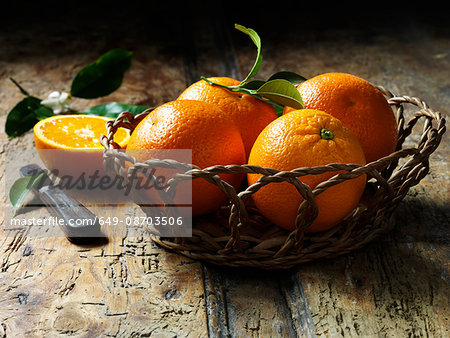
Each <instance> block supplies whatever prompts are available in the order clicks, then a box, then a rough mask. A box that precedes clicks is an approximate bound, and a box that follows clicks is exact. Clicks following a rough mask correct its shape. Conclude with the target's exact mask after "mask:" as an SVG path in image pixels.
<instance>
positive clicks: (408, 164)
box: [101, 87, 445, 269]
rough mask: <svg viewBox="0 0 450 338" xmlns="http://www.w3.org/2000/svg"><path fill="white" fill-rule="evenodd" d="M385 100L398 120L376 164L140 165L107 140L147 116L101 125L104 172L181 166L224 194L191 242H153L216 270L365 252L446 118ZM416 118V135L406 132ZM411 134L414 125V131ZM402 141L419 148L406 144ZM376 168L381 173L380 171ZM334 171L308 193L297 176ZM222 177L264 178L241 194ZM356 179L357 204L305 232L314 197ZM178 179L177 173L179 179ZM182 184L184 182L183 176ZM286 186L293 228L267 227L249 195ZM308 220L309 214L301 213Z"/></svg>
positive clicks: (415, 178) (423, 166)
mask: <svg viewBox="0 0 450 338" xmlns="http://www.w3.org/2000/svg"><path fill="white" fill-rule="evenodd" d="M378 88H379V89H380V90H381V91H382V92H383V94H384V95H385V96H386V98H387V99H388V102H389V104H390V105H391V106H392V108H393V109H394V112H395V113H396V116H397V121H398V128H399V136H398V144H397V150H396V151H395V152H394V153H392V154H390V155H388V156H386V157H384V158H381V159H379V160H377V161H375V162H372V163H368V164H367V165H364V166H359V165H347V164H342V163H335V164H329V165H326V166H320V167H313V168H298V169H295V170H292V171H279V170H275V169H268V168H261V167H257V166H252V165H227V166H222V165H217V166H213V167H209V168H206V169H200V168H198V167H195V166H192V165H190V166H187V165H185V164H183V163H177V162H176V161H172V160H149V161H146V162H144V163H139V162H137V161H136V159H134V158H132V157H131V156H129V155H127V154H126V153H125V152H123V151H120V148H119V146H118V145H117V144H116V143H114V142H113V141H112V140H113V136H114V133H115V131H116V130H117V128H119V127H123V128H128V129H130V130H131V131H132V130H133V129H134V128H135V127H136V125H137V124H138V123H139V122H140V121H141V120H142V119H143V118H144V117H145V116H146V115H147V114H148V113H149V111H146V112H144V113H142V114H140V115H138V116H133V115H132V114H130V113H127V112H124V113H122V114H121V115H120V116H119V117H118V118H117V119H116V120H115V121H111V122H108V123H107V135H106V136H103V137H102V140H101V142H102V144H103V146H104V148H105V151H104V164H105V167H108V168H112V170H113V172H114V173H115V174H118V175H121V176H126V175H127V170H125V166H124V163H125V162H130V164H131V165H132V166H134V167H135V168H138V167H139V168H141V169H142V168H156V167H166V168H167V167H174V166H175V167H177V168H178V169H180V168H184V170H186V172H185V175H188V176H189V177H191V178H192V179H205V180H207V181H209V182H211V183H212V184H215V185H217V186H218V187H219V188H220V189H221V190H222V191H223V192H224V193H225V194H226V195H227V196H228V197H229V204H228V205H227V206H225V207H223V208H222V209H221V210H219V211H217V213H215V214H211V215H208V216H202V217H198V218H194V220H193V228H192V237H189V238H181V237H179V238H161V237H158V236H155V235H151V236H152V240H153V241H154V242H156V243H157V244H159V245H160V246H161V247H164V248H166V249H169V250H172V251H175V252H178V253H181V254H183V255H185V256H188V257H190V258H193V259H198V260H202V261H206V262H209V263H213V264H216V265H225V266H233V267H255V268H262V269H287V268H291V267H293V266H295V265H297V264H301V263H305V262H308V261H312V260H317V259H321V258H332V257H335V256H338V255H342V254H345V253H348V252H351V251H353V250H356V249H358V248H361V247H363V246H364V245H366V244H367V243H369V242H370V241H372V240H374V239H375V238H376V237H378V236H379V235H380V234H383V233H385V232H386V231H388V230H389V229H390V228H391V227H392V226H393V217H392V214H393V211H394V210H395V208H396V207H397V205H398V204H399V203H400V201H402V199H403V198H404V197H405V195H406V194H407V193H408V190H409V188H410V187H412V186H414V185H416V184H418V183H419V182H420V181H421V179H422V178H424V177H425V175H427V173H428V171H429V157H430V155H431V154H432V153H433V152H434V151H435V149H436V148H437V147H438V145H439V143H440V141H441V138H442V135H443V134H444V133H445V119H444V118H443V116H442V115H441V114H440V113H437V112H434V111H433V110H431V109H430V108H429V107H428V106H427V104H426V103H425V102H424V101H422V100H420V99H418V98H414V97H408V96H394V95H393V94H392V93H390V92H389V91H387V90H386V89H384V88H383V87H378ZM406 105H410V106H411V107H412V108H413V109H414V110H416V111H415V114H414V116H413V117H412V118H411V119H410V120H409V121H405V116H404V115H405V114H404V111H405V108H411V107H405V106H406ZM419 121H421V122H422V124H423V129H422V133H421V134H420V135H414V134H412V132H413V128H414V127H415V126H416V125H417V124H418V122H419ZM414 129H417V128H414ZM410 135H411V140H408V143H413V144H414V143H417V144H416V145H415V146H412V147H404V144H405V140H406V138H407V137H408V136H410ZM379 168H384V169H383V170H382V171H380V170H379ZM324 172H339V173H337V174H336V175H334V176H333V177H332V178H330V179H329V180H327V181H325V182H323V183H321V184H319V185H318V186H317V187H316V188H315V189H314V190H311V189H310V188H309V187H308V186H307V185H305V184H303V183H301V182H300V180H298V179H297V178H299V177H301V176H303V175H309V174H321V173H324ZM221 173H236V174H239V173H258V174H262V175H264V176H263V177H261V179H260V180H259V181H258V182H256V183H255V184H253V185H251V186H248V187H244V188H243V189H242V190H241V191H235V189H234V188H233V187H232V186H230V185H229V184H227V183H226V182H223V181H222V180H221V179H220V178H219V176H218V174H221ZM362 174H365V175H367V185H366V189H365V192H364V195H363V197H362V199H361V201H360V203H359V204H358V205H357V207H356V208H355V209H354V210H353V211H352V212H351V214H349V215H348V216H347V217H346V218H345V219H344V220H343V221H342V222H341V223H339V224H338V225H337V226H336V227H334V228H332V229H330V230H328V231H326V232H322V233H316V234H309V233H306V234H305V232H304V229H305V228H306V227H308V226H309V225H310V224H311V223H312V221H313V220H314V217H315V215H316V214H317V206H316V203H315V200H314V198H315V196H316V195H318V194H319V193H321V192H323V191H324V190H326V189H327V188H328V187H330V186H332V185H335V184H337V183H339V182H342V181H344V180H348V179H352V178H355V177H357V176H360V175H362ZM179 176H183V174H181V175H179ZM184 179H185V177H184ZM281 181H286V182H289V183H291V184H293V185H295V187H296V188H297V190H298V191H299V192H300V193H301V194H302V195H303V197H304V201H303V202H302V204H301V205H300V207H299V210H298V217H297V219H296V228H295V230H294V231H291V232H290V231H286V230H283V229H280V228H279V227H277V226H275V225H273V224H271V223H270V222H269V221H268V220H267V219H265V218H264V217H263V216H262V215H261V214H260V213H259V212H258V210H257V209H256V208H255V207H254V206H253V205H252V199H251V198H250V196H251V195H252V194H253V193H254V192H255V191H257V190H258V189H259V188H261V187H262V186H263V185H265V184H269V183H271V182H281ZM306 215H308V216H306Z"/></svg>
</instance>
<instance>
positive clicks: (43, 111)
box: [34, 105, 54, 121]
mask: <svg viewBox="0 0 450 338" xmlns="http://www.w3.org/2000/svg"><path fill="white" fill-rule="evenodd" d="M34 115H35V116H36V119H37V120H38V121H40V120H43V119H46V118H47V117H50V116H53V115H54V114H53V110H52V109H50V108H48V107H45V106H43V105H40V106H39V108H37V109H36V110H35V111H34Z"/></svg>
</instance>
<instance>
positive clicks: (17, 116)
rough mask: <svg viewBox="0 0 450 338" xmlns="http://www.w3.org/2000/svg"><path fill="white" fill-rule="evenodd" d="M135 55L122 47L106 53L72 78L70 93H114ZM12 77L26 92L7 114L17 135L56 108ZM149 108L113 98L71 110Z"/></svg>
mask: <svg viewBox="0 0 450 338" xmlns="http://www.w3.org/2000/svg"><path fill="white" fill-rule="evenodd" d="M132 55H133V53H132V52H130V51H128V50H125V49H122V48H117V49H113V50H110V51H108V52H107V53H105V54H103V55H102V56H100V57H99V58H98V59H97V60H96V61H94V62H93V63H91V64H89V65H87V66H85V67H84V68H82V69H81V70H80V71H78V73H77V74H76V75H75V77H74V79H73V80H72V84H71V88H70V96H71V97H77V98H83V99H95V98H98V97H103V96H106V95H109V94H111V93H112V92H114V91H115V90H117V89H118V88H119V87H120V86H121V84H122V81H123V76H124V74H125V72H126V71H127V70H128V69H129V68H130V66H131V58H132ZM10 80H11V81H12V82H13V83H14V84H15V85H16V86H17V87H18V88H19V90H20V92H21V93H22V94H23V95H25V98H23V99H22V100H21V101H20V102H19V103H17V104H16V105H15V106H14V108H13V109H12V110H11V111H10V112H9V113H8V116H7V118H6V123H5V132H6V134H7V135H8V137H10V138H13V137H17V136H20V135H22V134H24V133H25V132H27V131H28V130H30V129H32V128H33V126H34V125H35V124H36V123H37V122H38V121H39V120H42V119H44V118H47V117H50V116H52V115H54V113H53V110H52V109H50V108H48V107H46V106H44V105H42V103H41V102H42V99H39V98H37V97H34V96H31V95H30V94H29V93H28V92H27V91H26V90H25V89H23V88H22V87H21V86H20V85H19V84H18V83H17V82H16V81H15V80H14V79H12V78H10ZM147 108H148V107H144V106H134V105H127V104H122V103H118V102H111V103H106V104H102V105H98V106H94V107H91V108H89V109H87V110H86V111H83V112H78V111H74V110H70V112H71V113H84V114H95V115H102V116H107V117H112V118H115V117H117V116H118V115H119V114H120V113H121V112H123V111H128V112H131V113H133V114H138V113H140V112H142V111H144V110H145V109H147Z"/></svg>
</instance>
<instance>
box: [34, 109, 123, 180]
mask: <svg viewBox="0 0 450 338" xmlns="http://www.w3.org/2000/svg"><path fill="white" fill-rule="evenodd" d="M111 120H112V119H111V118H108V117H104V116H96V115H82V114H76V115H55V116H52V117H49V118H46V119H44V120H41V121H39V122H38V123H37V124H36V125H35V126H34V128H33V132H34V141H35V145H36V149H37V152H38V154H39V157H40V158H41V160H42V162H43V163H44V165H45V166H46V167H47V169H49V170H50V171H53V172H54V173H55V174H56V175H57V176H63V175H69V176H77V177H78V176H80V175H83V174H84V175H85V176H86V177H88V176H89V175H94V174H96V173H97V175H104V170H103V146H102V145H101V143H100V136H101V135H106V126H105V124H106V122H107V121H111ZM129 138H130V132H129V130H128V129H124V128H119V129H118V130H117V132H116V133H115V135H114V141H115V142H117V143H118V144H119V145H120V147H121V148H125V147H126V145H127V143H128V140H129ZM55 170H57V171H55Z"/></svg>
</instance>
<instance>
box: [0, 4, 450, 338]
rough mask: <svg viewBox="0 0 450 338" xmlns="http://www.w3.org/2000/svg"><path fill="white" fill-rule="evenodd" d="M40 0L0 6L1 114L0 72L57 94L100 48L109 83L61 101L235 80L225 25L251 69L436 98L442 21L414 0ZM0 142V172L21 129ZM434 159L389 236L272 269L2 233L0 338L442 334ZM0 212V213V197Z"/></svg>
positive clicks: (239, 63)
mask: <svg viewBox="0 0 450 338" xmlns="http://www.w3.org/2000/svg"><path fill="white" fill-rule="evenodd" d="M45 5H46V4H45V3H44V4H41V5H38V4H32V5H31V4H30V5H27V6H22V5H21V6H19V5H16V6H14V5H12V7H11V8H9V10H10V11H9V12H8V11H7V12H6V13H7V15H5V16H4V20H3V22H2V23H1V24H0V25H1V33H0V74H1V81H0V107H1V115H0V122H1V124H2V125H4V122H5V118H6V114H7V112H8V111H9V110H10V109H11V108H12V107H13V106H14V105H15V104H16V103H17V102H18V101H19V100H20V99H21V98H22V94H21V93H20V92H19V91H18V90H17V89H16V88H15V87H14V86H13V85H12V83H11V82H10V81H9V80H8V77H9V76H12V77H14V78H15V79H16V80H17V81H18V82H20V83H21V84H22V86H23V87H25V88H26V89H28V90H29V91H30V92H31V94H33V95H35V96H37V97H41V98H43V97H46V96H47V95H48V93H49V92H50V91H52V90H66V91H68V90H69V87H70V81H71V79H72V77H73V76H74V74H75V73H76V72H77V70H78V69H80V68H81V67H82V66H84V65H86V64H88V63H90V62H91V61H93V60H95V59H96V58H97V57H98V56H99V55H100V54H102V53H103V52H105V51H107V50H109V49H112V48H115V47H123V48H128V49H130V50H133V51H134V55H133V64H132V67H131V69H130V70H129V71H128V72H127V73H126V76H125V78H124V82H123V85H122V87H121V88H120V89H119V90H118V91H116V92H115V93H113V94H112V95H110V96H108V97H105V98H102V99H97V100H93V101H87V100H78V101H75V108H77V107H78V108H81V109H82V108H87V107H89V106H90V105H94V104H98V103H103V102H109V101H119V102H123V103H130V104H142V105H149V106H155V105H158V104H161V103H163V102H166V101H170V100H172V99H174V98H176V97H177V96H178V94H179V93H180V92H181V91H182V90H183V89H184V88H185V87H186V85H187V84H189V83H191V82H193V81H196V80H197V79H198V78H199V76H200V75H205V76H212V75H221V76H225V75H229V76H233V77H236V78H240V79H242V77H243V76H245V74H246V73H247V71H248V70H249V67H251V65H252V63H253V60H254V56H255V48H254V46H253V45H252V44H251V42H250V40H248V38H247V37H246V36H244V35H242V34H241V33H239V32H237V31H235V30H234V29H233V24H234V23H235V22H237V23H240V24H243V25H245V26H248V27H252V28H254V29H255V30H256V31H257V32H258V33H259V34H260V36H261V38H262V42H263V57H264V59H263V66H262V69H261V71H260V75H259V76H260V77H261V78H266V77H267V76H269V75H270V74H272V73H274V72H275V71H278V70H285V69H287V70H291V71H295V72H298V73H300V74H302V75H304V76H305V77H311V76H313V75H316V74H319V73H323V72H327V71H342V72H348V73H353V74H356V75H359V76H361V77H363V78H366V79H368V80H369V81H371V82H373V83H377V84H381V85H384V86H385V87H387V88H389V89H390V90H391V91H393V92H395V93H398V94H402V95H410V96H417V97H420V98H421V99H423V100H425V101H426V102H427V103H428V104H429V105H430V107H432V108H433V109H434V110H436V111H440V112H442V113H446V112H447V111H448V107H449V106H450V95H449V94H450V92H449V88H450V81H449V69H450V67H449V63H450V54H449V53H450V35H449V27H448V24H447V23H448V20H447V18H444V16H443V15H442V17H440V15H439V14H435V15H433V16H432V14H431V13H429V12H431V11H426V10H419V9H418V8H414V6H412V7H413V8H411V7H408V8H390V9H387V8H386V9H384V8H380V9H376V10H374V11H359V10H348V9H346V8H339V7H337V6H334V7H332V8H329V10H326V11H325V10H324V8H322V9H321V8H320V6H314V5H311V6H306V7H299V8H297V7H294V8H291V7H289V6H286V8H284V9H281V8H259V7H258V8H255V9H253V12H251V13H252V16H249V15H246V14H244V13H245V11H243V10H242V8H241V7H239V8H241V10H242V11H241V12H240V13H241V14H239V15H237V14H230V13H232V10H236V8H235V7H233V8H231V6H226V4H225V3H220V4H219V5H218V6H219V7H212V6H211V5H208V4H203V5H200V4H196V5H190V7H186V8H181V9H180V10H179V12H177V13H173V11H172V12H170V11H169V10H170V8H169V6H165V5H158V6H157V5H154V6H150V7H149V8H148V9H146V10H143V9H142V8H141V7H140V6H141V5H138V4H134V3H133V2H131V3H128V5H124V6H126V7H124V8H123V9H122V8H121V9H114V8H111V7H113V6H109V5H106V4H99V5H94V4H91V7H86V8H81V7H78V6H76V5H68V4H66V7H67V8H66V12H65V13H55V12H54V11H57V10H58V9H57V8H55V9H54V10H51V8H50V7H48V6H50V5H49V4H47V7H46V9H45V11H41V10H42V7H39V6H44V7H45ZM279 5H280V4H279ZM259 6H260V5H259ZM280 6H281V5H280ZM244 8H245V7H244ZM86 9H89V10H90V11H91V12H90V13H91V14H86V13H89V12H86V11H85V10H86ZM248 9H250V8H248ZM39 11H40V13H39V14H37V13H38V12H39ZM446 20H447V21H446ZM0 140H1V141H0V149H1V153H2V162H1V165H2V171H1V173H2V175H1V176H0V177H1V178H2V181H5V175H4V168H5V167H4V166H5V163H4V153H5V151H6V150H7V149H11V148H14V147H17V148H27V149H32V148H33V147H34V145H33V136H32V133H31V132H29V133H27V134H26V135H24V136H21V137H18V138H15V139H10V140H9V139H7V137H6V135H5V134H4V133H2V134H1V138H0ZM448 158H449V143H448V137H447V136H445V137H444V139H443V141H442V143H441V146H440V147H439V149H438V150H437V151H436V152H435V153H434V154H433V155H432V158H431V172H430V173H429V174H428V176H427V177H426V178H425V179H423V181H422V182H421V183H420V184H419V185H418V186H416V187H414V188H413V189H412V190H411V191H410V192H409V194H408V196H407V198H406V199H405V200H404V201H403V202H402V204H401V205H400V207H399V208H398V210H397V211H396V214H395V222H396V226H395V228H394V229H393V230H392V231H391V232H390V233H388V234H387V235H385V236H383V237H382V238H380V239H379V240H377V241H375V242H372V243H371V244H370V245H368V246H366V247H364V248H363V249H361V250H359V251H357V252H353V253H350V254H347V255H345V256H340V257H338V258H335V259H332V260H322V261H318V262H312V263H308V264H304V265H301V266H298V267H297V268H294V269H291V270H288V271H283V272H266V271H247V270H242V269H241V270H234V269H226V268H220V267H215V266H209V265H204V264H202V263H200V262H197V261H192V260H190V259H187V258H184V257H182V256H179V255H177V254H174V253H169V252H167V251H165V250H162V249H160V248H158V247H156V246H155V245H154V244H153V243H152V242H151V240H150V239H149V238H146V237H139V238H118V237H114V238H110V239H109V241H108V243H107V244H104V245H97V246H92V247H81V246H76V245H73V244H71V243H70V242H68V241H67V240H66V239H65V238H54V237H50V238H49V237H42V238H36V237H29V236H26V235H17V236H15V237H6V236H2V237H0V337H25V336H38V337H55V336H65V335H70V336H76V337H96V336H103V337H104V336H120V337H129V336H131V337H141V336H143V337H145V336H151V337H184V336H190V337H198V336H208V335H209V336H214V337H215V336H233V337H234V336H243V337H248V336H262V337H268V336H289V337H291V336H292V337H295V336H307V337H309V336H321V337H330V336H345V337H354V336H366V337H367V336H369V337H374V336H377V337H378V336H382V337H383V336H389V337H407V336H414V337H425V336H431V337H443V336H448V335H449V332H448V330H449V327H450V325H449V322H448V321H449V315H450V311H449V293H448V282H449V267H448V257H449V255H448V253H449V246H448V245H449V232H448V224H449V222H448V220H449V216H450V215H449V198H448V180H449V177H448V161H447V160H448ZM1 196H2V197H1V201H2V204H4V205H5V203H8V202H7V196H6V193H5V192H2V194H1ZM1 215H2V216H1V218H2V221H4V216H3V215H4V213H3V208H2V212H1Z"/></svg>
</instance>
